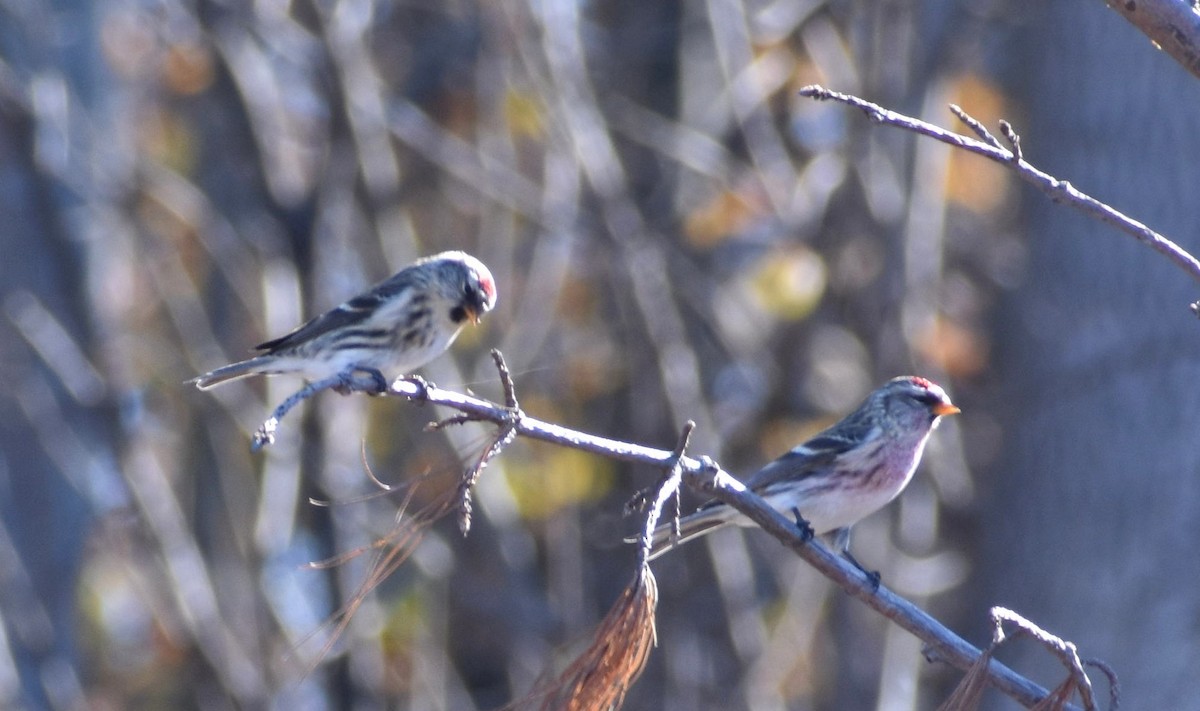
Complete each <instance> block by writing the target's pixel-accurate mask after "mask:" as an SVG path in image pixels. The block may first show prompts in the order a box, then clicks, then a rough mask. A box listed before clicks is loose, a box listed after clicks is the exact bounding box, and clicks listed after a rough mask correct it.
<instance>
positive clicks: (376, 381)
mask: <svg viewBox="0 0 1200 711" xmlns="http://www.w3.org/2000/svg"><path fill="white" fill-rule="evenodd" d="M357 373H362V374H363V375H366V376H367V377H368V378H370V379H371V387H372V389H370V390H368V389H367V388H366V387H364V386H363V385H362V384H361V383H360V381H358V380H356V379H355V377H354V376H355V374H357ZM338 381H339V382H338V384H337V385H334V386H333V391H334V392H336V393H338V394H339V395H349V394H350V393H353V392H360V391H361V392H365V393H367V394H368V395H382V394H383V393H386V392H387V391H388V381H387V378H385V377H383V373H381V372H379V370H378V369H377V368H362V367H357V368H351V369H349V370H347V371H344V372H342V373H339V374H338Z"/></svg>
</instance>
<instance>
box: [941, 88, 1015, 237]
mask: <svg viewBox="0 0 1200 711" xmlns="http://www.w3.org/2000/svg"><path fill="white" fill-rule="evenodd" d="M950 96H951V101H952V102H953V103H955V104H958V105H959V106H961V107H962V108H963V110H964V111H966V112H967V113H968V114H970V115H971V116H974V117H975V118H977V119H979V121H980V122H981V123H983V125H984V126H986V127H987V129H988V130H989V131H991V132H992V133H993V134H995V135H997V136H999V135H1000V128H999V123H998V122H999V120H1000V119H1002V118H1011V117H1006V116H1005V112H1006V111H1007V109H1006V107H1005V103H1004V96H1003V95H1002V94H1001V93H1000V90H999V89H998V88H997V87H996V86H994V85H993V84H991V83H990V82H988V81H987V80H986V79H984V78H983V77H981V76H979V75H977V74H964V75H962V76H961V77H959V78H957V79H955V80H954V82H953V84H952V90H951V92H950ZM950 121H952V122H954V123H951V124H948V125H955V124H957V125H958V126H959V127H961V126H962V124H961V123H960V122H959V121H958V119H957V118H955V117H954V116H953V115H951V118H950ZM964 132H965V133H970V132H969V131H964ZM1011 189H1012V175H1011V173H1010V171H1009V170H1008V169H1007V168H1005V167H1004V166H1002V165H999V164H998V163H994V162H992V161H990V160H986V159H984V158H980V157H979V156H973V155H971V154H970V153H967V152H966V151H951V153H950V166H949V170H947V171H946V197H947V198H949V199H950V201H951V202H953V203H955V204H958V205H960V206H962V207H965V208H966V209H968V210H971V211H972V212H976V213H988V212H992V211H994V210H996V209H998V208H1000V207H1002V206H1003V205H1004V204H1005V202H1006V201H1007V199H1008V194H1009V191H1010V190H1011Z"/></svg>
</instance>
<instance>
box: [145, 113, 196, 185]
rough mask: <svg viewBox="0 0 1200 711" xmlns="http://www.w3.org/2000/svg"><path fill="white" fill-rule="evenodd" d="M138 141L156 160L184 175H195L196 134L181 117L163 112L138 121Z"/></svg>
mask: <svg viewBox="0 0 1200 711" xmlns="http://www.w3.org/2000/svg"><path fill="white" fill-rule="evenodd" d="M137 121H138V123H139V127H138V132H137V133H138V141H139V142H140V143H141V148H142V150H143V151H144V152H146V153H147V154H149V155H150V156H151V157H152V158H153V159H154V160H156V161H158V162H159V163H162V164H163V165H165V166H167V167H169V168H171V169H173V170H175V171H176V172H178V173H179V174H181V175H191V174H192V168H193V167H195V165H196V135H195V132H194V131H193V130H192V127H191V125H190V124H189V123H188V122H187V120H186V119H184V118H183V117H182V116H180V115H179V114H176V113H174V112H171V111H168V110H166V109H159V110H157V111H147V112H145V113H143V114H142V115H141V116H139V117H138V118H137Z"/></svg>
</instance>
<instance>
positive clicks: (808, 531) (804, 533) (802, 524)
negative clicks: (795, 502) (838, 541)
mask: <svg viewBox="0 0 1200 711" xmlns="http://www.w3.org/2000/svg"><path fill="white" fill-rule="evenodd" d="M792 516H794V517H795V518H796V530H798V531H799V532H800V538H801V539H803V540H804V542H805V543H808V542H809V541H811V540H812V539H813V536H814V535H816V534H814V533H813V527H812V524H811V523H809V522H808V521H807V520H806V519H805V518H804V517H803V516H801V515H800V509H798V508H796V507H795V506H793V507H792Z"/></svg>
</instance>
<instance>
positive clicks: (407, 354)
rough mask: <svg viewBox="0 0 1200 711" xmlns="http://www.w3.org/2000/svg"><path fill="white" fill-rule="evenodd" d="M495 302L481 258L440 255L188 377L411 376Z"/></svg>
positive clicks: (203, 384)
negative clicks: (245, 355) (251, 352)
mask: <svg viewBox="0 0 1200 711" xmlns="http://www.w3.org/2000/svg"><path fill="white" fill-rule="evenodd" d="M495 304H496V282H495V281H494V280H493V279H492V273H491V272H490V271H488V268H487V267H486V266H484V265H483V262H480V261H479V260H478V259H476V258H474V257H472V256H471V255H469V254H466V253H464V252H442V253H441V254H435V255H433V256H431V257H426V258H424V259H421V260H418V261H417V262H414V263H413V264H412V265H410V266H407V267H405V268H404V269H401V270H400V271H399V272H397V273H396V274H394V275H392V276H391V277H390V278H388V279H386V280H384V281H382V282H380V283H378V284H376V285H375V286H374V287H372V288H371V289H370V290H369V291H366V292H364V293H362V294H360V295H358V296H356V297H354V298H353V299H350V300H349V301H347V302H346V303H344V304H342V305H341V306H338V307H337V308H335V309H332V310H331V311H327V312H325V313H323V314H321V315H320V316H317V317H316V318H314V319H313V320H311V321H309V322H308V323H306V324H304V325H303V326H300V327H299V328H297V329H296V330H294V331H292V332H291V333H289V334H287V335H286V336H283V337H281V338H276V339H274V340H271V341H267V342H266V343H263V344H260V345H258V346H256V350H260V351H266V352H265V353H263V354H261V355H257V356H255V357H253V358H249V359H247V360H243V361H240V362H237V363H233V364H231V365H226V366H224V367H221V368H217V369H216V370H214V371H211V372H208V373H205V374H204V375H201V376H200V377H198V378H195V379H194V380H193V381H192V382H194V383H196V387H198V388H200V389H201V390H207V389H208V388H211V387H213V386H214V385H219V384H221V383H224V382H228V381H230V380H235V379H237V378H243V377H246V376H249V375H277V374H280V373H299V374H301V375H303V376H304V377H305V378H307V379H309V380H321V379H324V378H328V377H332V376H347V377H348V376H350V375H351V374H352V373H354V372H355V371H358V372H361V373H365V374H367V375H369V376H370V377H372V378H374V379H375V381H376V384H377V386H378V387H379V389H380V390H383V389H384V388H386V386H387V380H386V379H385V374H391V375H393V376H396V375H401V374H410V373H411V371H412V370H414V369H416V368H419V367H421V366H422V365H425V364H426V363H428V362H429V361H431V360H433V359H434V358H436V357H437V356H438V355H440V354H441V353H442V352H444V351H445V350H446V349H447V348H449V347H450V344H451V343H453V342H454V339H455V337H457V336H458V333H459V331H461V330H462V327H463V326H464V325H465V324H466V323H467V322H468V321H471V322H472V323H478V322H479V319H480V318H482V317H483V315H484V314H485V313H487V312H488V311H490V310H491V309H492V307H493V306H494V305H495Z"/></svg>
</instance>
